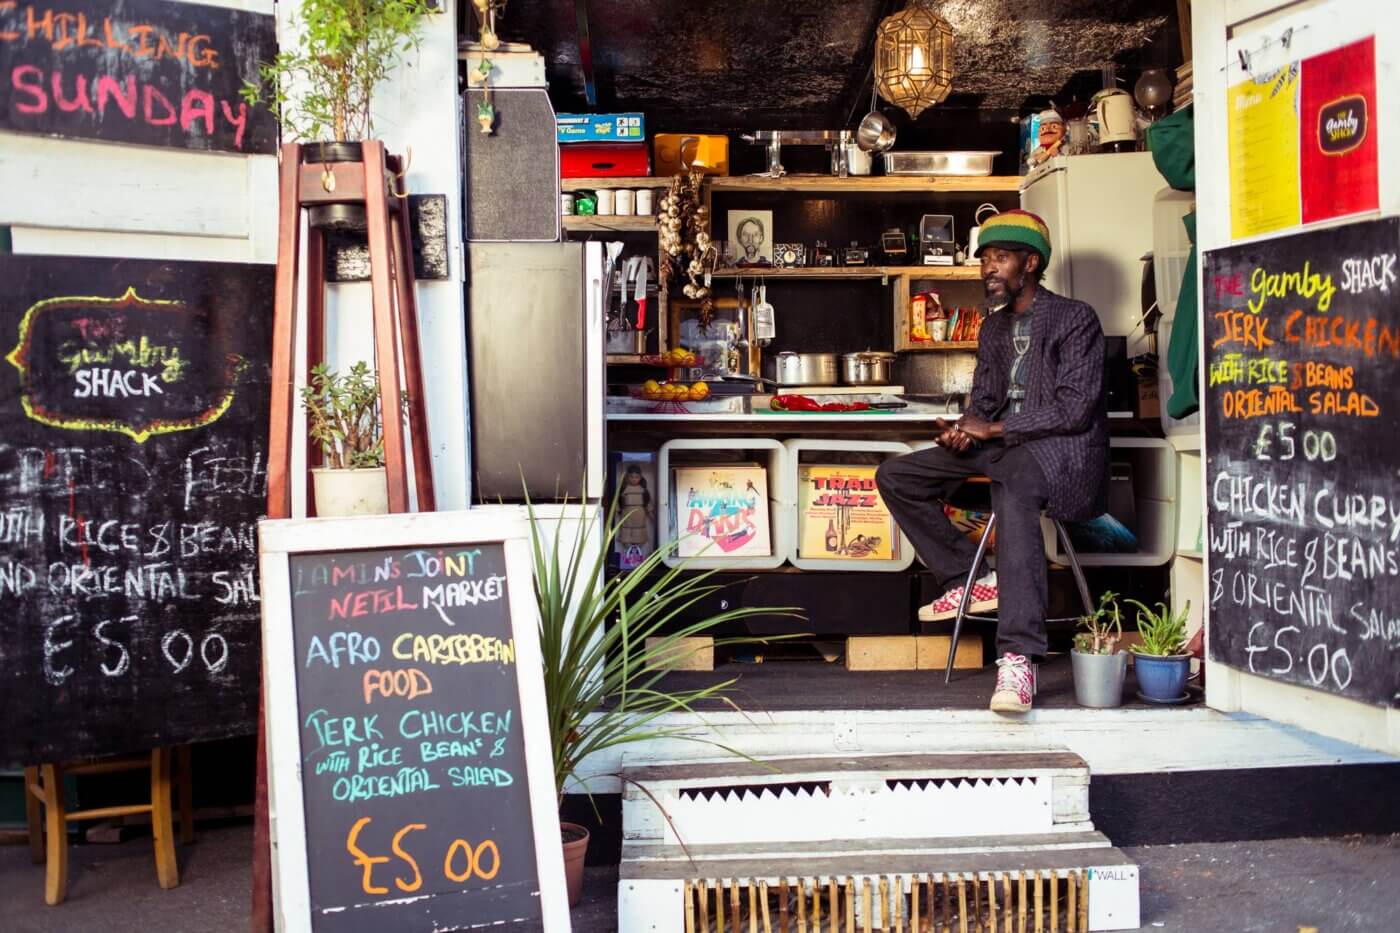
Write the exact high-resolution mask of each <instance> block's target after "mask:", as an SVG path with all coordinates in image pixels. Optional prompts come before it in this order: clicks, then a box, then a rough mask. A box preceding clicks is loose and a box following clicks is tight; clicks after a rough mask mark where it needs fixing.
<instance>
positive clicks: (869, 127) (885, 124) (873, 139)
mask: <svg viewBox="0 0 1400 933" xmlns="http://www.w3.org/2000/svg"><path fill="white" fill-rule="evenodd" d="M874 80H875V77H874V75H873V74H872V75H871V87H870V112H869V113H867V114H866V115H865V116H864V117H862V118H861V121H860V125H859V126H857V127H856V145H857V146H859V147H860V148H861V149H863V150H865V151H866V152H874V153H879V152H886V151H888V150H889V148H890V147H891V146H893V145H894V137H895V129H894V124H893V123H891V122H890V118H889V117H887V116H885V115H884V114H883V113H881V112H880V111H879V110H877V109H876V102H877V98H876V96H875V85H874Z"/></svg>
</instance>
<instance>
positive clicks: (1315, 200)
mask: <svg viewBox="0 0 1400 933" xmlns="http://www.w3.org/2000/svg"><path fill="white" fill-rule="evenodd" d="M1300 110H1301V112H1302V114H1303V117H1304V119H1303V121H1302V127H1301V131H1302V137H1301V140H1300V146H1299V148H1300V150H1301V152H1302V179H1303V223H1305V224H1307V223H1314V222H1315V221H1319V220H1329V219H1331V218H1333V217H1345V216H1347V215H1348V214H1360V213H1363V212H1365V211H1373V210H1376V209H1377V208H1378V207H1380V175H1379V171H1378V159H1377V155H1378V152H1379V150H1378V147H1377V145H1376V128H1375V126H1373V125H1372V123H1373V121H1374V120H1375V116H1376V40H1375V37H1374V36H1372V37H1370V38H1368V39H1363V40H1362V41H1360V42H1356V43H1353V44H1351V45H1347V46H1343V47H1342V48H1339V49H1333V50H1332V51H1330V52H1324V53H1323V54H1321V55H1315V56H1313V57H1312V58H1305V59H1303V90H1302V104H1301V107H1300Z"/></svg>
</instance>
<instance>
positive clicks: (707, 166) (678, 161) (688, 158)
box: [651, 133, 729, 178]
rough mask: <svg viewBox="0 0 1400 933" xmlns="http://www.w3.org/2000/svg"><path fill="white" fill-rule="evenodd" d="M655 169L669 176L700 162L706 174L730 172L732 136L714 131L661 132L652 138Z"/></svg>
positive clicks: (653, 168)
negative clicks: (714, 132)
mask: <svg viewBox="0 0 1400 933" xmlns="http://www.w3.org/2000/svg"><path fill="white" fill-rule="evenodd" d="M651 151H652V160H651V163H652V171H653V173H654V174H655V175H656V177H658V178H668V177H670V176H671V175H680V174H681V173H683V172H688V171H690V166H691V165H692V164H693V163H699V164H700V166H701V170H702V171H703V172H704V173H705V174H706V175H728V174H729V137H728V136H721V135H717V134H713V133H657V134H656V135H655V136H653V137H652V139H651Z"/></svg>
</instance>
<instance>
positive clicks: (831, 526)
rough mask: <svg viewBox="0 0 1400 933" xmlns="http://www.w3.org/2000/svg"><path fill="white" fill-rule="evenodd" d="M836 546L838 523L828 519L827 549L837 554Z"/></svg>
mask: <svg viewBox="0 0 1400 933" xmlns="http://www.w3.org/2000/svg"><path fill="white" fill-rule="evenodd" d="M836 545H837V541H836V521H835V520H834V519H830V518H828V519H827V520H826V549H827V550H828V551H830V552H831V553H833V554H835V553H836Z"/></svg>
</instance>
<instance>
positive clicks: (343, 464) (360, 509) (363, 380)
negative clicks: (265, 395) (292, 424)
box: [301, 362, 407, 516]
mask: <svg viewBox="0 0 1400 933" xmlns="http://www.w3.org/2000/svg"><path fill="white" fill-rule="evenodd" d="M405 404H407V402H406V401H405ZM301 405H302V408H303V409H304V410H305V411H306V419H307V425H308V428H309V431H310V434H311V439H312V440H313V441H315V442H316V443H317V444H320V445H321V453H322V456H323V458H324V459H323V464H322V465H321V466H319V467H313V468H312V470H311V477H312V480H311V481H312V484H313V487H314V489H315V492H316V513H317V514H318V515H322V516H342V515H383V514H385V513H386V512H388V511H389V486H388V483H387V481H386V479H385V475H384V424H383V420H382V417H381V412H380V405H379V382H378V380H377V379H376V378H375V375H374V373H373V372H371V371H370V368H369V366H368V365H366V364H365V363H364V362H358V363H356V364H355V365H354V366H352V367H350V371H349V372H347V373H336V372H332V371H331V370H330V369H328V368H327V366H326V364H325V363H322V364H320V365H319V366H317V367H316V368H314V369H313V370H312V371H311V381H310V384H309V385H306V386H304V387H303V388H302V390H301Z"/></svg>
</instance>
